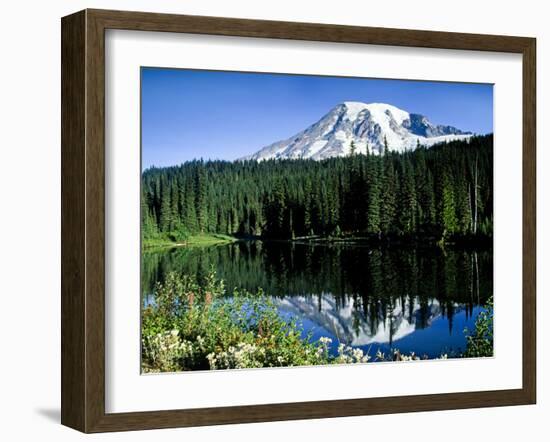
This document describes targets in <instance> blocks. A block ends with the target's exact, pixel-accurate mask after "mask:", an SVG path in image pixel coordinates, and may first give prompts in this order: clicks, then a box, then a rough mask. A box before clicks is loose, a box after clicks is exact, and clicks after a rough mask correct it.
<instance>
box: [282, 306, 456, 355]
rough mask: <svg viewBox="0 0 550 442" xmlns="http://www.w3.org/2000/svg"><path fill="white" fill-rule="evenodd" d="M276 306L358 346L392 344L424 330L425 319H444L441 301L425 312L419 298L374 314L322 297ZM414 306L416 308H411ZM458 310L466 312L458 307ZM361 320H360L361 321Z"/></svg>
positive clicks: (427, 308) (347, 342) (427, 323)
mask: <svg viewBox="0 0 550 442" xmlns="http://www.w3.org/2000/svg"><path fill="white" fill-rule="evenodd" d="M274 301H275V304H276V305H277V306H278V308H279V310H280V311H281V312H283V313H286V314H289V315H291V316H294V317H299V318H306V319H307V321H309V322H310V323H311V324H312V325H313V327H315V328H316V329H318V330H324V331H325V332H326V333H327V334H329V335H332V336H336V337H338V340H339V341H340V342H343V343H345V344H347V345H352V346H354V347H360V346H365V345H369V344H388V343H391V342H395V341H398V340H399V339H401V338H404V337H405V336H408V335H410V334H411V333H413V332H415V331H416V330H417V329H419V328H420V325H419V324H420V322H421V317H422V320H423V321H425V322H426V325H428V326H429V325H430V324H431V323H432V322H433V321H435V320H436V319H438V318H440V317H441V316H442V309H441V306H440V304H439V302H438V301H437V300H435V299H434V300H431V301H430V302H429V303H428V305H427V306H425V307H424V311H422V310H423V308H422V306H421V305H420V303H419V302H418V300H417V299H414V300H411V299H407V300H406V301H405V303H402V302H401V300H400V299H396V301H395V306H394V308H393V310H391V311H389V312H388V311H386V310H379V311H376V312H375V316H376V321H375V323H374V324H373V319H374V318H373V315H372V314H371V313H369V314H368V315H364V314H359V316H358V314H357V312H358V311H360V310H358V309H357V308H356V306H355V302H354V300H353V299H350V300H348V303H347V304H346V305H343V306H342V305H337V303H336V301H335V299H334V298H333V297H332V296H331V295H322V297H321V299H320V300H319V299H317V298H313V297H304V296H292V297H289V298H283V299H275V300H274ZM411 303H412V305H411ZM455 308H456V311H457V312H458V311H460V310H462V307H461V306H459V305H458V304H456V305H455ZM358 319H359V321H358Z"/></svg>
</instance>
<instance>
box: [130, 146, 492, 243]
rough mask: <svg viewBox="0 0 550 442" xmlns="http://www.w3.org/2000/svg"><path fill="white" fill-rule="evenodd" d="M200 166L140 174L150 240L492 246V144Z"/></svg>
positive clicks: (194, 163) (203, 163)
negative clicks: (216, 237)
mask: <svg viewBox="0 0 550 442" xmlns="http://www.w3.org/2000/svg"><path fill="white" fill-rule="evenodd" d="M350 150H351V154H350V155H349V156H347V157H335V158H330V159H325V160H322V161H315V160H310V159H296V160H267V161H262V162H256V161H234V162H230V161H222V160H216V161H210V160H209V161H204V160H194V161H190V162H186V163H184V164H182V165H179V166H173V167H164V168H157V167H151V168H149V169H147V170H145V171H144V172H143V174H142V195H141V214H142V234H143V238H144V240H147V239H155V238H156V239H158V238H164V239H168V240H171V241H184V240H185V238H187V237H188V236H189V235H194V234H207V233H215V234H224V235H231V236H235V237H243V238H266V239H267V238H269V239H296V238H350V237H351V238H353V237H356V238H360V237H362V238H372V239H394V238H403V239H404V238H409V239H420V240H424V239H428V238H429V239H433V240H435V241H453V240H455V241H456V240H460V239H467V238H476V239H479V238H491V237H492V225H493V137H492V135H485V136H476V137H472V138H471V139H469V140H465V141H452V142H447V143H442V144H438V145H435V146H432V147H429V148H428V147H425V146H420V145H419V146H417V148H416V149H414V150H410V151H406V152H402V153H398V152H394V151H392V150H391V146H388V145H387V143H386V146H385V149H384V152H383V153H382V154H372V153H369V151H368V150H367V153H366V154H357V153H355V149H353V146H351V149H350Z"/></svg>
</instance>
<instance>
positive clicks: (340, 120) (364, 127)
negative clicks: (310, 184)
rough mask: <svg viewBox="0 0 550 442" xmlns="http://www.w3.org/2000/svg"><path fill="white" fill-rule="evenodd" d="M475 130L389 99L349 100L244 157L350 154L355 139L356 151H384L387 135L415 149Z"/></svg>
mask: <svg viewBox="0 0 550 442" xmlns="http://www.w3.org/2000/svg"><path fill="white" fill-rule="evenodd" d="M472 135H473V134H472V133H470V132H463V131H461V130H460V129H457V128H456V127H452V126H444V125H435V124H432V123H431V122H430V121H429V120H428V119H427V118H426V117H425V116H423V115H420V114H412V113H409V112H406V111H404V110H402V109H399V108H397V107H395V106H392V105H390V104H385V103H368V104H367V103H361V102H357V101H348V102H344V103H342V104H339V105H338V106H336V107H334V108H333V109H332V110H331V111H330V112H329V113H327V114H326V115H325V116H324V117H322V118H321V119H320V120H319V121H318V122H317V123H315V124H312V125H311V126H309V127H308V128H307V129H305V130H304V131H302V132H300V133H298V134H296V135H294V136H293V137H290V138H288V139H286V140H282V141H278V142H276V143H273V144H270V145H269V146H266V147H264V148H262V149H260V150H259V151H258V152H256V153H255V154H253V155H250V156H248V157H245V158H242V159H252V160H258V161H261V160H268V159H297V158H312V159H314V160H322V159H325V158H330V157H335V156H346V155H349V154H350V152H351V146H352V142H353V144H354V148H355V152H356V153H366V152H367V148H368V149H369V152H371V153H375V154H377V153H381V152H382V151H383V149H384V139H386V140H387V142H388V147H389V149H390V150H395V151H404V150H407V149H414V148H415V147H416V146H417V144H418V143H420V144H422V145H425V146H430V145H432V144H435V143H439V142H442V141H449V140H457V139H467V138H469V137H471V136H472Z"/></svg>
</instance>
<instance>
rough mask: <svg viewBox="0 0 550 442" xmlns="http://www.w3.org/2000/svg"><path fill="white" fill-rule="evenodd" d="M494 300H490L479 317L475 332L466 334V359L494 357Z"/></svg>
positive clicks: (466, 332)
mask: <svg viewBox="0 0 550 442" xmlns="http://www.w3.org/2000/svg"><path fill="white" fill-rule="evenodd" d="M493 316H494V312H493V298H492V297H491V298H489V300H488V301H487V304H486V305H485V307H484V309H483V311H482V312H481V313H480V314H479V315H478V317H477V319H476V324H475V328H474V330H473V332H470V331H469V330H468V329H465V330H464V333H465V334H466V351H465V353H464V357H466V358H478V357H486V356H493Z"/></svg>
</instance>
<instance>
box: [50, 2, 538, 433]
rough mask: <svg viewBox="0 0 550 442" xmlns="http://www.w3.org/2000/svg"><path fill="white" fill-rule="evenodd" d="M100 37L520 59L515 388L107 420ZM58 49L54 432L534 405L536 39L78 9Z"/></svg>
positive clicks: (139, 414)
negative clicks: (186, 37) (58, 375)
mask: <svg viewBox="0 0 550 442" xmlns="http://www.w3.org/2000/svg"><path fill="white" fill-rule="evenodd" d="M106 29H123V30H139V31H162V32H175V33H194V34H210V35H221V36H240V37H261V38H272V39H291V40H304V41H323V42H336V43H358V44H375V45H390V46H403V47H417V48H440V49H457V50H475V51H495V52H507V53H517V54H521V55H522V57H523V294H522V297H523V298H522V299H523V324H522V329H523V355H522V361H523V362H522V364H523V385H522V387H521V388H518V389H513V390H498V391H476V392H465V393H445V394H427V395H417V396H400V397H380V398H365V399H347V400H331V401H316V402H298V403H296V402H293V403H282V404H271V405H251V406H231V407H221V408H199V409H188V410H185V409H181V410H170V411H154V410H153V411H147V412H132V413H115V414H109V413H106V412H105V396H106V395H105V389H106V386H105V338H106V336H105V326H104V325H105V298H104V293H105V265H104V263H105V159H104V158H105V141H104V140H105V75H104V74H105V30H106ZM61 49H62V204H61V206H62V274H61V276H62V304H61V317H62V336H61V347H62V409H61V421H62V424H64V425H66V426H69V427H72V428H75V429H77V430H80V431H83V432H87V433H90V432H104V431H123V430H142V429H152V428H169V427H185V426H197V425H215V424H231V423H244V422H262V421H280V420H290V419H311V418H327V417H339V416H357V415H368V414H382V413H402V412H412V411H431V410H446V409H461V408H473V407H488V406H506V405H521V404H534V403H535V400H536V310H535V308H536V307H535V284H536V274H535V271H536V270H535V269H536V231H535V229H536V188H535V181H536V179H535V166H536V149H535V146H536V95H535V91H536V70H535V66H536V61H535V57H536V41H535V39H533V38H525V37H511V36H496V35H474V34H459V33H447V32H432V31H417V30H405V29H384V28H368V27H356V26H339V25H326V24H310V23H292V22H277V21H260V20H241V19H231V18H215V17H199V16H185V15H169V14H154V13H141V12H122V11H106V10H84V11H80V12H77V13H75V14H73V15H70V16H67V17H64V18H63V19H62V48H61ZM518 190H519V189H518Z"/></svg>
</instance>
